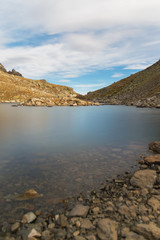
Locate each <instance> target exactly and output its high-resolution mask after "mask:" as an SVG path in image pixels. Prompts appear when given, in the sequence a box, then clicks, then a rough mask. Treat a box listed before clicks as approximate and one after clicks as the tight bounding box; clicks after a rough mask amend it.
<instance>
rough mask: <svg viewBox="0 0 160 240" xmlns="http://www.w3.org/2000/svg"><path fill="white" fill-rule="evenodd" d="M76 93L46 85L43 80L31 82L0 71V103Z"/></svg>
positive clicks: (66, 88) (58, 86)
mask: <svg viewBox="0 0 160 240" xmlns="http://www.w3.org/2000/svg"><path fill="white" fill-rule="evenodd" d="M75 94H76V93H75V92H74V90H73V89H72V88H70V87H66V86H60V85H55V84H51V83H48V82H47V81H45V80H31V79H27V78H23V77H20V76H14V75H11V74H8V73H5V72H3V71H0V102H4V101H13V100H15V101H16V102H23V101H26V100H28V99H30V98H41V97H44V98H52V97H63V96H65V97H67V96H72V95H75Z"/></svg>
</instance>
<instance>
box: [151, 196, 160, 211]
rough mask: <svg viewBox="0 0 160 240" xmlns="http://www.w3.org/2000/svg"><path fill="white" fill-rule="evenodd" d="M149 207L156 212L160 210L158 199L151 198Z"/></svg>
mask: <svg viewBox="0 0 160 240" xmlns="http://www.w3.org/2000/svg"><path fill="white" fill-rule="evenodd" d="M148 205H150V206H151V207H152V209H153V210H154V211H157V210H159V209H160V201H159V200H158V199H156V197H151V198H150V199H149V200H148Z"/></svg>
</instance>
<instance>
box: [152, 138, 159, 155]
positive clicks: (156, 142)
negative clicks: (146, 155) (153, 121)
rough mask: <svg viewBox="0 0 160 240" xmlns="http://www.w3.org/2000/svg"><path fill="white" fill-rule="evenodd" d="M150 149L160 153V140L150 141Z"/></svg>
mask: <svg viewBox="0 0 160 240" xmlns="http://www.w3.org/2000/svg"><path fill="white" fill-rule="evenodd" d="M149 149H150V150H152V151H153V152H157V153H160V141H154V142H151V143H149Z"/></svg>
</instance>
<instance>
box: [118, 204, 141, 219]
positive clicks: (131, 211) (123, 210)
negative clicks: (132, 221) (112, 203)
mask: <svg viewBox="0 0 160 240" xmlns="http://www.w3.org/2000/svg"><path fill="white" fill-rule="evenodd" d="M118 212H119V213H120V214H121V215H124V216H125V217H126V218H128V219H129V218H135V217H136V212H137V207H136V206H134V205H133V206H131V207H127V206H126V205H122V206H121V207H120V208H119V209H118Z"/></svg>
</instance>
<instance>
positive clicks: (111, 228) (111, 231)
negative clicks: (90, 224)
mask: <svg viewBox="0 0 160 240" xmlns="http://www.w3.org/2000/svg"><path fill="white" fill-rule="evenodd" d="M97 233H98V237H99V238H100V239H101V240H108V239H109V240H117V223H116V222H115V221H113V220H110V219H109V218H104V219H102V220H100V221H99V222H98V228H97Z"/></svg>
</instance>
